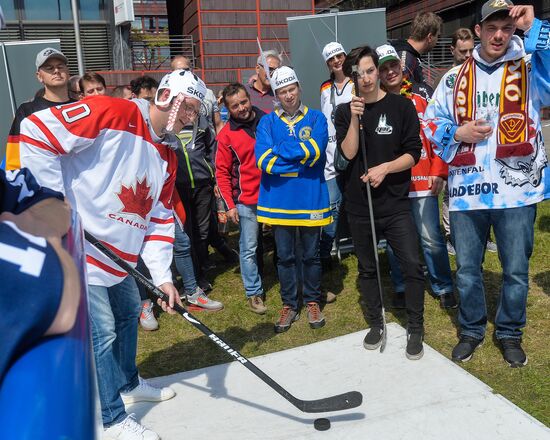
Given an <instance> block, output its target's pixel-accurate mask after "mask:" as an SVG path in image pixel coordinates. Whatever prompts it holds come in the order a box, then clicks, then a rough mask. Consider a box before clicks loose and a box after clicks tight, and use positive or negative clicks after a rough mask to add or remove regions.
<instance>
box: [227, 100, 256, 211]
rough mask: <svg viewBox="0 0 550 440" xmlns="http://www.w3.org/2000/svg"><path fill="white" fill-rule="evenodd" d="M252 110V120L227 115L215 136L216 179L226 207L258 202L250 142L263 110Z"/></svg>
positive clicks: (253, 140)
mask: <svg viewBox="0 0 550 440" xmlns="http://www.w3.org/2000/svg"><path fill="white" fill-rule="evenodd" d="M252 109H253V110H254V113H255V117H254V119H253V120H251V121H248V122H241V121H235V120H234V119H233V118H232V117H230V118H229V121H228V122H227V124H225V125H224V127H223V128H222V129H221V131H220V132H219V133H218V137H217V138H216V139H217V141H218V151H217V153H216V181H217V184H218V188H219V189H220V194H221V196H222V198H223V200H224V202H225V204H226V206H227V209H228V210H229V209H233V208H235V204H236V203H242V204H243V205H256V204H257V203H258V193H259V188H260V178H261V176H262V172H261V171H260V169H258V167H257V166H256V156H255V154H254V145H255V144H256V126H257V125H258V122H259V121H260V118H261V117H262V116H264V115H265V113H264V112H263V111H262V110H260V109H259V108H257V107H252Z"/></svg>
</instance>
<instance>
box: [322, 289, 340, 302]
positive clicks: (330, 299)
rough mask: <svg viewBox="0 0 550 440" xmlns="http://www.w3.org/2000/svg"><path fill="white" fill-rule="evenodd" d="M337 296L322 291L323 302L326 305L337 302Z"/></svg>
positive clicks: (328, 291)
mask: <svg viewBox="0 0 550 440" xmlns="http://www.w3.org/2000/svg"><path fill="white" fill-rule="evenodd" d="M336 298H337V296H336V294H335V293H333V292H331V291H330V290H327V291H321V302H323V303H325V304H330V303H333V302H334V301H336Z"/></svg>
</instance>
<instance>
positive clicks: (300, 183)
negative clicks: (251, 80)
mask: <svg viewBox="0 0 550 440" xmlns="http://www.w3.org/2000/svg"><path fill="white" fill-rule="evenodd" d="M327 141H328V131H327V121H326V118H325V116H324V115H323V114H322V113H321V112H320V111H317V110H310V109H308V108H307V107H303V113H302V114H300V116H298V117H297V118H295V119H294V120H293V121H292V122H291V121H289V120H288V119H287V118H286V117H285V116H284V115H283V114H282V111H281V110H276V111H274V112H272V113H270V114H268V115H266V116H264V117H263V118H262V119H261V120H260V123H259V124H258V128H257V132H256V146H255V153H256V162H257V165H258V168H260V169H261V170H262V178H261V182H260V195H259V199H258V211H257V213H258V221H260V222H262V223H267V224H271V225H286V226H325V225H328V224H329V223H330V222H331V221H332V218H331V213H330V206H329V198H328V190H327V186H326V183H325V178H324V175H323V169H324V166H325V150H326V147H327Z"/></svg>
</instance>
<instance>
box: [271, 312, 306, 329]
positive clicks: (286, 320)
mask: <svg viewBox="0 0 550 440" xmlns="http://www.w3.org/2000/svg"><path fill="white" fill-rule="evenodd" d="M299 318H300V314H299V313H298V312H297V311H296V310H292V308H291V307H290V306H283V308H282V309H281V316H279V320H278V321H277V322H276V323H275V333H283V332H286V331H287V330H288V329H289V328H290V326H291V325H292V323H293V322H294V321H298V319H299Z"/></svg>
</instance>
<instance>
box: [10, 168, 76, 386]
mask: <svg viewBox="0 0 550 440" xmlns="http://www.w3.org/2000/svg"><path fill="white" fill-rule="evenodd" d="M69 226H70V210H69V205H68V204H67V203H65V202H64V201H63V195H62V194H60V193H58V192H56V191H51V190H49V189H47V188H43V187H41V186H40V185H38V183H37V182H36V180H35V179H34V177H33V176H32V174H31V173H30V172H29V170H27V169H22V170H15V171H8V172H5V171H3V170H0V279H1V280H2V283H1V285H0V307H2V310H3V313H2V319H1V320H0V333H1V334H2V338H0V388H1V387H2V382H3V379H4V377H5V376H6V374H7V372H8V371H9V369H10V367H11V365H12V364H13V363H14V362H15V361H16V360H17V359H18V358H19V357H20V356H22V355H23V354H24V353H25V352H26V351H27V350H29V349H31V348H32V347H33V346H34V345H35V344H36V343H37V341H38V340H40V339H41V338H43V337H44V336H49V335H56V334H60V333H65V332H67V331H69V330H70V329H71V328H72V327H73V325H74V322H75V319H76V313H77V309H78V304H79V299H80V287H79V282H80V281H79V276H78V272H77V269H76V266H75V264H74V262H73V260H72V258H71V256H70V255H69V254H68V253H67V251H65V249H64V248H63V246H62V245H61V237H62V236H63V235H65V233H66V232H67V231H68V230H69Z"/></svg>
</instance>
